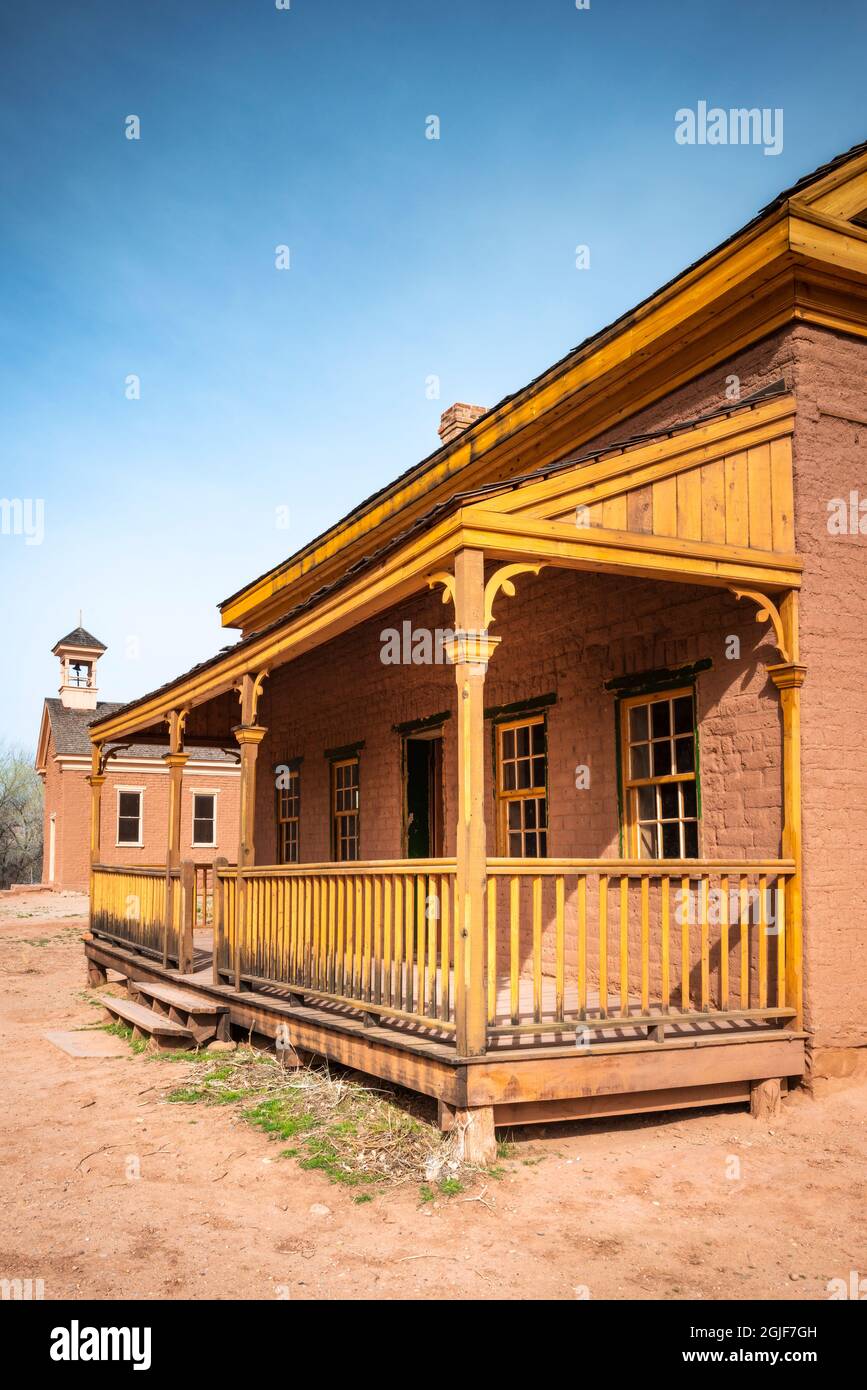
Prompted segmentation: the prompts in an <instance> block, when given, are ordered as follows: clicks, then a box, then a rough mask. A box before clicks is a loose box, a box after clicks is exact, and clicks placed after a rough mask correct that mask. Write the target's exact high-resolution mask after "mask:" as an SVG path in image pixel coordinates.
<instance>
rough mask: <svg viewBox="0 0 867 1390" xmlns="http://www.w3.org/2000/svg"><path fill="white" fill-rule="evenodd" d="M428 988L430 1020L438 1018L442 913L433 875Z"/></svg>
mask: <svg viewBox="0 0 867 1390" xmlns="http://www.w3.org/2000/svg"><path fill="white" fill-rule="evenodd" d="M425 911H426V913H427V988H426V990H425V1013H426V1014H427V1016H428V1018H436V1013H437V926H438V923H439V920H440V913H441V911H442V907H441V903H440V893H439V892H438V889H437V881H436V879H435V878H434V876H433V874H430V875H429V876H428V881H427V906H426V909H425Z"/></svg>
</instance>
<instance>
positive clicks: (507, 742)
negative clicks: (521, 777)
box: [503, 729, 515, 758]
mask: <svg viewBox="0 0 867 1390" xmlns="http://www.w3.org/2000/svg"><path fill="white" fill-rule="evenodd" d="M514 756H515V730H514V729H504V730H503V757H504V758H514Z"/></svg>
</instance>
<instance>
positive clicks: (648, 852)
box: [638, 825, 657, 859]
mask: <svg viewBox="0 0 867 1390" xmlns="http://www.w3.org/2000/svg"><path fill="white" fill-rule="evenodd" d="M638 834H639V840H640V844H641V858H642V859H656V858H657V853H656V826H655V825H642V826H639V830H638Z"/></svg>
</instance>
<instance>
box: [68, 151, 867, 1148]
mask: <svg viewBox="0 0 867 1390" xmlns="http://www.w3.org/2000/svg"><path fill="white" fill-rule="evenodd" d="M865 383H867V144H865V145H860V146H858V147H856V148H855V149H853V150H851V151H849V153H847V154H845V155H842V156H840V157H838V158H836V159H834V160H832V161H831V162H830V163H829V164H827V165H825V166H824V167H822V168H820V169H818V170H816V171H815V172H814V173H813V174H810V175H809V176H808V177H806V178H804V179H802V180H801V181H800V182H799V183H798V184H796V185H795V186H794V187H792V188H789V189H786V190H785V191H784V192H782V193H780V194H779V195H778V196H777V197H775V198H774V199H773V201H772V202H770V203H769V204H768V205H767V206H766V207H765V208H764V209H763V210H762V211H761V212H760V213H759V214H758V216H756V217H755V218H754V219H753V220H752V221H751V222H750V223H749V224H748V225H747V226H745V227H744V228H742V229H741V230H740V231H739V232H737V233H736V234H734V235H733V236H731V237H730V238H729V239H728V240H727V241H726V242H725V243H724V244H723V245H721V246H719V247H718V248H717V249H716V250H714V251H712V252H710V253H709V254H708V255H706V256H705V257H704V258H703V259H702V260H700V261H698V262H697V263H696V264H694V265H692V266H690V267H689V268H688V269H686V270H685V271H684V272H683V273H682V274H680V275H679V276H677V277H676V278H675V279H674V280H672V281H671V282H670V283H669V284H667V285H665V286H663V288H662V289H660V290H659V291H658V292H657V293H655V294H653V295H651V296H650V297H649V298H648V299H647V300H645V301H644V302H643V303H642V304H640V305H638V306H637V307H636V308H635V309H633V310H632V311H630V312H629V313H627V314H625V315H623V316H622V317H621V318H620V319H618V320H617V321H616V322H615V323H613V324H611V325H609V326H608V327H607V328H605V329H602V330H600V331H599V332H598V333H596V334H595V335H594V336H593V337H592V338H590V339H588V340H587V341H586V342H584V343H582V344H581V345H580V346H579V347H577V348H576V349H574V350H573V351H572V352H570V353H568V354H567V356H566V357H564V358H563V359H561V360H560V361H559V362H556V363H555V364H554V365H553V366H552V367H550V368H549V369H548V370H547V371H545V372H543V373H542V374H541V375H540V376H538V377H537V378H536V379H535V380H534V381H532V382H530V383H529V385H527V386H525V387H524V388H523V389H522V390H520V391H517V392H515V393H513V394H512V395H510V396H508V397H506V398H505V399H504V400H503V401H501V402H500V404H499V405H497V406H495V407H494V408H493V409H490V410H484V411H482V410H480V409H478V408H473V407H470V406H466V405H459V406H456V407H453V408H452V410H451V411H447V412H446V414H445V416H444V419H443V425H442V429H441V437H442V445H441V447H440V448H439V449H437V450H436V452H435V453H433V454H431V455H430V456H429V457H427V458H425V459H423V460H422V462H421V463H418V464H416V465H415V466H413V467H410V468H408V470H407V471H406V472H404V473H403V474H402V475H401V476H400V477H399V478H398V479H397V480H396V481H395V482H393V483H391V484H389V485H388V486H386V487H384V488H382V489H381V491H379V492H378V493H376V494H375V495H374V496H372V497H370V498H369V499H368V500H367V501H366V502H364V503H362V504H361V505H360V506H359V507H358V508H357V509H356V510H355V511H354V512H353V513H351V515H349V516H348V517H345V518H344V519H343V520H342V521H339V522H337V523H336V524H335V525H334V526H333V527H332V528H331V529H330V530H328V531H327V532H326V533H324V534H323V535H321V536H319V537H317V538H316V539H315V540H313V541H311V542H310V543H309V544H307V545H305V546H304V547H302V549H301V550H299V551H298V552H297V553H296V554H294V555H292V556H290V557H289V558H288V559H287V560H285V561H284V562H283V563H282V564H280V565H278V566H276V567H275V568H274V569H272V570H269V571H268V572H267V573H265V574H263V575H260V576H259V577H258V578H256V579H254V580H252V581H251V582H250V583H249V584H247V585H245V586H244V587H243V588H242V589H240V590H239V591H238V592H237V593H234V594H232V595H231V596H230V597H229V598H228V599H226V600H225V601H224V602H223V603H222V604H221V614H222V620H223V623H224V625H225V626H227V627H230V628H236V629H240V633H241V637H240V640H239V641H238V642H237V644H236V645H235V646H233V647H231V648H229V649H228V650H223V651H221V652H219V653H218V654H217V655H216V656H214V657H213V658H212V659H211V660H210V661H206V662H204V663H203V664H201V665H198V666H196V667H194V668H193V669H192V670H190V671H188V672H187V673H186V674H185V675H181V676H179V677H178V678H177V680H175V681H173V682H170V683H169V684H167V685H165V686H163V687H162V688H161V689H160V690H156V691H152V692H151V693H150V694H147V695H143V696H142V697H141V698H140V699H138V700H135V701H133V702H132V703H130V704H128V705H126V706H124V707H123V708H121V709H118V710H114V711H113V712H111V713H109V714H106V715H104V716H101V717H100V718H98V719H97V720H96V721H95V722H94V723H93V724H92V725H91V729H90V737H91V740H92V744H93V759H94V762H93V766H94V776H93V777H92V778H91V785H92V797H93V816H94V826H95V830H94V844H93V870H92V873H93V883H94V891H93V899H92V918H91V923H92V939H91V940H90V941H88V943H87V946H86V952H87V958H88V962H89V967H90V970H91V972H92V973H93V975H94V978H99V976H100V974H101V972H103V971H104V970H105V968H106V967H108V966H113V967H116V968H117V969H120V970H122V971H123V972H124V973H125V974H127V976H129V977H130V978H131V979H132V980H133V981H138V982H139V985H137V986H135V988H136V989H138V988H139V987H141V988H145V987H147V988H150V989H151V990H153V989H161V990H162V991H163V994H164V997H170V995H171V991H172V989H176V988H177V980H178V979H179V978H180V979H183V981H184V984H185V987H186V991H187V994H188V996H189V993H190V991H191V990H194V991H195V994H196V996H197V997H198V998H199V1000H204V1001H209V1003H210V1006H211V1007H213V1008H215V1009H221V1010H224V1011H225V1010H228V1013H229V1019H230V1022H231V1023H232V1024H234V1025H236V1026H240V1027H243V1028H245V1029H249V1028H255V1029H256V1031H258V1032H260V1033H263V1034H265V1035H270V1036H272V1037H276V1038H278V1040H280V1041H281V1045H282V1046H283V1047H284V1048H285V1049H287V1050H289V1049H293V1048H294V1049H302V1050H306V1051H310V1052H316V1053H320V1054H325V1055H327V1056H328V1057H331V1058H335V1059H337V1060H338V1061H340V1062H343V1063H347V1064H350V1065H352V1066H354V1067H357V1068H359V1069H361V1070H363V1071H366V1072H369V1073H372V1074H374V1075H377V1076H382V1077H387V1078H390V1079H392V1080H395V1081H398V1082H400V1083H402V1084H403V1085H407V1086H410V1087H412V1088H415V1089H416V1090H418V1091H420V1092H423V1093H426V1094H429V1095H431V1096H434V1097H436V1098H437V1100H438V1101H439V1104H440V1116H441V1121H442V1124H443V1125H444V1126H451V1125H455V1124H456V1125H457V1126H458V1127H459V1129H460V1130H461V1132H462V1134H463V1138H464V1141H465V1144H466V1146H467V1151H468V1152H470V1153H471V1154H472V1155H473V1156H475V1157H482V1158H485V1157H489V1156H490V1155H491V1153H492V1152H493V1135H494V1127H495V1126H498V1125H499V1126H502V1125H510V1124H515V1123H523V1122H536V1121H539V1122H542V1121H547V1120H551V1119H558V1118H579V1117H583V1116H595V1115H609V1114H624V1113H641V1112H648V1111H657V1110H660V1111H661V1110H665V1109H671V1108H677V1107H688V1106H695V1105H704V1104H708V1103H714V1104H731V1105H737V1104H742V1103H744V1102H747V1101H750V1100H751V1101H752V1104H753V1107H754V1109H755V1110H756V1111H757V1112H761V1111H762V1110H763V1109H767V1110H770V1111H773V1110H774V1109H775V1108H776V1107H777V1106H778V1105H779V1097H780V1094H781V1092H782V1091H784V1090H785V1089H786V1087H787V1085H788V1084H790V1083H791V1082H793V1081H798V1080H799V1079H800V1078H802V1077H803V1076H804V1075H805V1072H806V1071H807V1068H808V1067H809V1066H810V1065H811V1064H813V1063H815V1061H816V1059H817V1057H819V1054H820V1053H824V1054H825V1057H826V1058H829V1057H830V1056H831V1054H834V1055H835V1056H836V1055H837V1054H845V1055H850V1054H851V1055H854V1049H857V1048H862V1047H863V1046H864V1045H865V1042H867V968H865V938H864V921H865V919H867V913H865V909H867V902H865V896H867V888H865V877H864V873H863V860H864V853H865V845H867V760H865V758H864V757H863V756H862V754H861V752H860V750H861V745H862V737H863V727H864V722H865V697H864V692H863V681H862V679H861V668H862V659H863V652H862V647H863V638H864V632H865V629H867V585H865V567H864V555H865V536H864V531H865V530H867V520H864V519H863V514H864V512H865V511H867V506H865V504H864V503H862V502H861V501H860V498H859V495H858V490H859V488H863V487H864V486H865V482H864V479H865V448H867V386H865ZM853 508H854V510H853ZM853 516H854V518H855V522H854V525H853V524H852V518H853ZM841 518H843V519H845V522H846V524H845V525H844V524H843V520H841ZM407 624H408V627H407ZM396 636H398V637H399V639H400V640H399V641H398V640H396ZM167 720H168V721H169V725H170V729H171V736H172V745H171V748H172V753H173V754H175V755H177V756H181V754H182V751H183V750H184V749H185V748H186V741H187V740H189V741H190V742H194V741H196V740H201V739H203V738H210V739H214V738H222V739H226V738H228V737H229V735H230V733H231V735H232V737H234V739H235V740H236V742H237V746H238V748H239V749H240V756H241V800H240V833H239V850H238V864H237V866H236V867H232V866H229V865H218V868H217V882H218V890H217V900H218V901H217V913H216V923H215V946H214V953H213V958H212V961H211V962H210V964H209V965H208V967H207V969H205V970H200V971H198V972H197V973H192V974H190V973H186V974H184V968H183V965H181V964H180V963H179V964H178V965H177V968H175V962H181V961H183V960H184V959H185V958H188V956H189V952H188V951H186V950H185V948H184V945H183V941H184V939H185V933H187V931H188V927H187V925H186V918H185V916H184V911H183V910H179V909H176V908H174V907H173V908H172V910H171V911H169V909H168V908H167V907H166V904H165V903H164V902H162V901H161V902H157V903H156V906H155V908H154V910H153V912H152V914H151V917H150V919H149V921H148V922H146V923H144V922H142V921H137V922H135V923H134V924H131V925H130V924H125V923H124V922H123V921H122V918H121V915H120V913H119V911H118V906H117V902H118V896H117V885H116V883H113V882H112V879H111V874H110V873H109V872H108V871H107V870H106V869H105V868H104V867H103V860H104V857H105V856H104V854H103V850H102V846H101V840H100V834H101V827H102V825H103V824H104V820H103V817H102V813H101V811H100V800H101V797H102V796H104V795H105V788H104V786H103V784H102V780H101V778H100V776H99V768H100V765H101V758H102V756H103V750H104V749H105V747H107V746H108V744H109V743H110V742H112V741H113V742H117V741H118V740H123V739H131V738H135V739H139V738H142V737H145V736H153V735H154V733H155V731H158V730H161V729H163V728H164V727H165V723H166V721H167ZM173 775H174V769H173ZM179 815H180V811H179V810H178V803H177V801H175V802H174V803H173V810H172V812H171V817H173V819H171V818H170V824H169V825H168V827H167V836H168V838H169V840H170V841H173V842H176V841H177V836H178V834H179V830H178V819H177V818H178V816H179ZM118 872H119V871H115V873H118ZM126 872H127V878H126V879H125V880H124V881H123V883H122V884H121V897H122V896H123V893H124V892H130V891H133V889H134V887H135V882H136V880H135V875H136V874H137V873H140V871H137V870H136V869H135V868H134V867H133V865H132V862H131V861H130V867H129V869H128V870H127V871H126ZM173 982H174V983H173ZM165 991H169V995H166V994H165ZM146 997H147V996H146ZM150 997H153V995H151V996H150ZM140 998H141V996H140V995H139V999H140ZM115 1002H117V1001H115ZM121 1002H122V1001H121ZM113 1007H114V1005H113ZM123 1007H126V1008H127V1010H130V1009H132V1010H133V1011H135V1010H137V1011H138V1013H137V1014H136V1016H135V1018H134V1019H133V1021H134V1022H135V1023H136V1026H138V1027H140V1028H141V1029H142V1031H144V1032H147V1031H153V1024H152V1023H151V1024H149V1022H148V1019H149V1018H150V1019H151V1020H152V1019H153V1016H154V1015H153V1013H152V1012H151V1011H150V1010H149V1009H148V1008H147V1007H145V1006H143V1005H142V1004H141V1002H138V1003H136V1001H135V1000H133V1001H132V1003H131V1004H130V1005H126V1006H123ZM125 1016H129V1017H130V1018H132V1017H133V1015H132V1014H130V1013H128V1014H127V1015H125ZM179 1018H181V1015H179V1014H176V1015H175V1020H176V1022H175V1026H176V1027H178V1026H181V1034H182V1032H183V1028H182V1020H181V1025H179V1024H178V1022H177V1020H178V1019H179ZM181 1034H178V1035H177V1037H176V1039H175V1040H178V1039H179V1038H181ZM187 1036H188V1035H187ZM162 1040H163V1041H164V1042H168V1043H170V1042H171V1041H172V1037H171V1036H170V1035H166V1034H165V1033H163V1035H162ZM837 1060H838V1061H839V1060H840V1058H839V1057H838V1058H837ZM843 1060H845V1056H844V1058H843Z"/></svg>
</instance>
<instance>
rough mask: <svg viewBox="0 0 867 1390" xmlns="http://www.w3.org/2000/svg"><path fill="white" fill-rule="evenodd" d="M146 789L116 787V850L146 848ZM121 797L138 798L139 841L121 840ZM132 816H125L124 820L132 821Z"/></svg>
mask: <svg viewBox="0 0 867 1390" xmlns="http://www.w3.org/2000/svg"><path fill="white" fill-rule="evenodd" d="M144 794H145V789H144V787H120V786H118V787H115V802H114V809H115V815H114V843H115V848H116V849H143V848H144ZM121 796H137V797H138V839H137V840H122V839H121V838H120V820H121V816H120V798H121ZM131 819H132V817H131V816H124V820H131Z"/></svg>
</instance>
